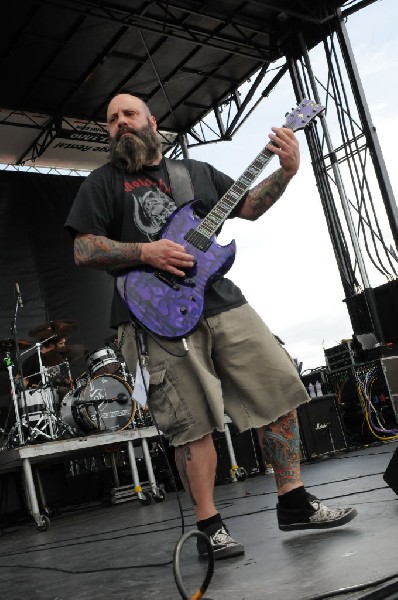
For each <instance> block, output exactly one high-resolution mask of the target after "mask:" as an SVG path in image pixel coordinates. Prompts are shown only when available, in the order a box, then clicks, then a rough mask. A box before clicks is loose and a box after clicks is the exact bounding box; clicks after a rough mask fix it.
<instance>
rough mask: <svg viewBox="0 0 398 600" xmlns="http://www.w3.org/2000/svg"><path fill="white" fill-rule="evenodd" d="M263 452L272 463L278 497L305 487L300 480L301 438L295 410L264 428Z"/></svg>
mask: <svg viewBox="0 0 398 600" xmlns="http://www.w3.org/2000/svg"><path fill="white" fill-rule="evenodd" d="M263 451H264V454H265V459H266V462H267V463H268V462H269V463H271V465H272V467H273V469H274V472H275V479H276V486H277V488H278V495H282V494H285V493H286V492H290V491H291V490H293V489H295V488H297V487H299V486H301V485H303V483H302V481H301V478H300V437H299V427H298V422H297V413H296V411H295V410H292V411H290V412H289V413H287V414H286V415H283V416H282V417H280V418H279V419H278V420H277V421H275V422H274V423H270V424H269V425H267V426H266V427H265V428H264V436H263Z"/></svg>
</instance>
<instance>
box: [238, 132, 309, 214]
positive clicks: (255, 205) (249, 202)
mask: <svg viewBox="0 0 398 600" xmlns="http://www.w3.org/2000/svg"><path fill="white" fill-rule="evenodd" d="M272 131H273V132H274V133H272V134H270V136H269V137H270V138H271V140H272V143H271V144H269V145H268V146H267V148H268V150H270V151H271V152H273V153H274V154H276V155H277V156H279V161H280V165H281V167H280V169H278V170H277V171H275V172H274V173H272V174H271V175H270V176H269V177H267V179H264V180H263V181H261V182H260V183H259V184H257V185H256V186H255V187H254V188H252V189H251V190H250V191H249V193H248V195H247V198H246V200H245V202H244V204H243V206H242V208H241V211H240V213H239V216H240V217H241V218H242V219H248V220H250V221H255V220H256V219H258V217H261V215H262V214H264V213H265V212H266V211H267V210H268V209H269V208H270V207H271V206H272V205H273V204H274V203H275V202H276V201H277V200H278V199H279V198H280V197H281V196H282V194H283V192H284V191H285V189H286V187H287V185H288V183H289V181H290V180H291V179H292V177H294V175H295V174H296V173H297V171H298V168H299V165H300V152H299V146H298V142H297V138H296V136H295V135H294V133H293V132H292V131H291V130H290V129H286V128H284V127H273V128H272Z"/></svg>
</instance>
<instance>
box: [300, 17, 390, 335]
mask: <svg viewBox="0 0 398 600" xmlns="http://www.w3.org/2000/svg"><path fill="white" fill-rule="evenodd" d="M298 43H299V44H300V46H301V49H302V56H301V57H300V58H299V59H297V60H293V59H292V60H291V63H290V73H291V77H292V81H293V85H294V88H295V92H296V95H297V97H301V96H302V95H303V94H304V95H306V94H309V95H312V97H314V98H315V99H316V100H317V101H319V102H320V103H321V104H323V105H325V106H326V107H327V111H326V116H323V117H321V119H320V122H321V126H322V128H321V129H322V135H320V133H319V132H318V130H317V129H315V128H312V129H310V130H309V131H306V135H307V138H308V142H309V147H310V152H311V157H312V163H313V169H314V173H315V177H316V181H317V185H318V189H319V193H320V197H321V201H322V205H323V209H324V213H325V217H326V221H327V225H328V229H329V234H330V238H331V241H332V244H333V249H334V253H335V258H336V261H337V265H338V268H339V272H340V277H341V281H342V284H343V288H344V290H345V296H346V297H345V299H346V301H347V302H348V303H350V302H351V301H352V300H353V299H355V298H356V297H357V296H358V295H359V294H362V296H363V297H364V298H365V301H366V309H367V310H368V313H369V317H370V322H371V324H372V327H373V331H374V333H376V337H377V339H378V340H379V341H383V332H382V327H381V325H380V315H379V310H378V307H377V305H376V301H375V294H374V285H375V283H377V284H380V283H381V284H385V283H389V282H392V281H395V280H396V278H397V270H398V256H397V253H396V249H397V247H398V216H397V215H398V213H397V207H396V203H395V199H394V195H393V191H392V187H391V184H390V181H389V177H388V173H387V170H386V167H385V164H384V160H383V156H382V153H381V149H380V146H379V143H378V139H377V134H376V132H375V128H374V127H373V126H372V122H371V116H370V113H369V109H368V106H367V103H366V99H365V95H364V93H363V90H362V86H361V83H360V78H359V75H358V72H357V68H356V64H355V58H354V56H353V53H352V51H351V48H350V44H349V39H348V34H347V30H346V28H345V24H344V22H343V19H342V16H341V14H340V15H339V21H338V26H337V27H336V28H335V30H334V31H333V32H331V35H330V36H328V37H327V38H326V39H325V40H324V42H323V58H324V64H323V67H322V66H320V63H319V60H318V61H317V69H318V70H319V72H317V73H315V72H314V71H313V69H312V64H311V60H310V54H309V53H308V50H307V48H306V45H305V40H304V38H303V36H302V35H301V34H299V35H298ZM318 59H319V56H318ZM330 131H333V136H331V134H330ZM332 137H333V139H332ZM390 236H392V240H393V245H392V244H391V242H390V243H387V242H386V239H387V238H389V237H390ZM391 293H393V289H391ZM394 293H395V292H394ZM396 302H397V304H398V298H396ZM352 306H353V303H352V302H351V307H352ZM355 311H356V306H355V305H354V308H351V318H352V320H353V322H359V321H360V319H359V318H357V315H355V314H353V313H355ZM362 321H363V319H362Z"/></svg>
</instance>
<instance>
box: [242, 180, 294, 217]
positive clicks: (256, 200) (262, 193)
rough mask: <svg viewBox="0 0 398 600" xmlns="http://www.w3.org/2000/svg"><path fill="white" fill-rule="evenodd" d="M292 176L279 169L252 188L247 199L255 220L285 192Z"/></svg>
mask: <svg viewBox="0 0 398 600" xmlns="http://www.w3.org/2000/svg"><path fill="white" fill-rule="evenodd" d="M290 179H291V177H289V176H288V175H286V174H285V172H284V171H283V169H278V170H277V171H275V172H274V173H272V174H271V175H270V176H269V177H267V179H264V180H263V181H261V182H260V183H259V184H257V185H256V186H255V187H254V188H252V189H251V190H250V192H249V194H248V197H247V199H246V204H247V206H248V207H249V210H250V213H251V218H252V219H253V220H255V219H257V218H258V217H260V216H261V215H262V214H264V213H265V211H267V210H268V209H269V208H270V207H271V206H272V205H273V204H274V203H275V202H276V201H277V200H278V199H279V198H280V197H281V196H282V194H283V192H284V191H285V189H286V187H287V184H288V183H289V181H290Z"/></svg>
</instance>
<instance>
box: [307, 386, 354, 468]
mask: <svg viewBox="0 0 398 600" xmlns="http://www.w3.org/2000/svg"><path fill="white" fill-rule="evenodd" d="M297 414H298V419H299V425H300V434H301V443H302V445H303V447H304V450H305V454H306V456H307V458H309V459H310V458H314V457H317V456H322V455H324V454H330V453H332V452H337V451H339V450H345V449H346V448H347V442H346V439H345V435H344V431H343V427H342V424H341V419H340V413H339V410H338V407H337V403H336V395H335V394H326V395H324V396H317V397H316V398H312V399H311V400H310V401H309V402H308V403H306V404H301V405H300V406H299V407H298V410H297Z"/></svg>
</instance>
